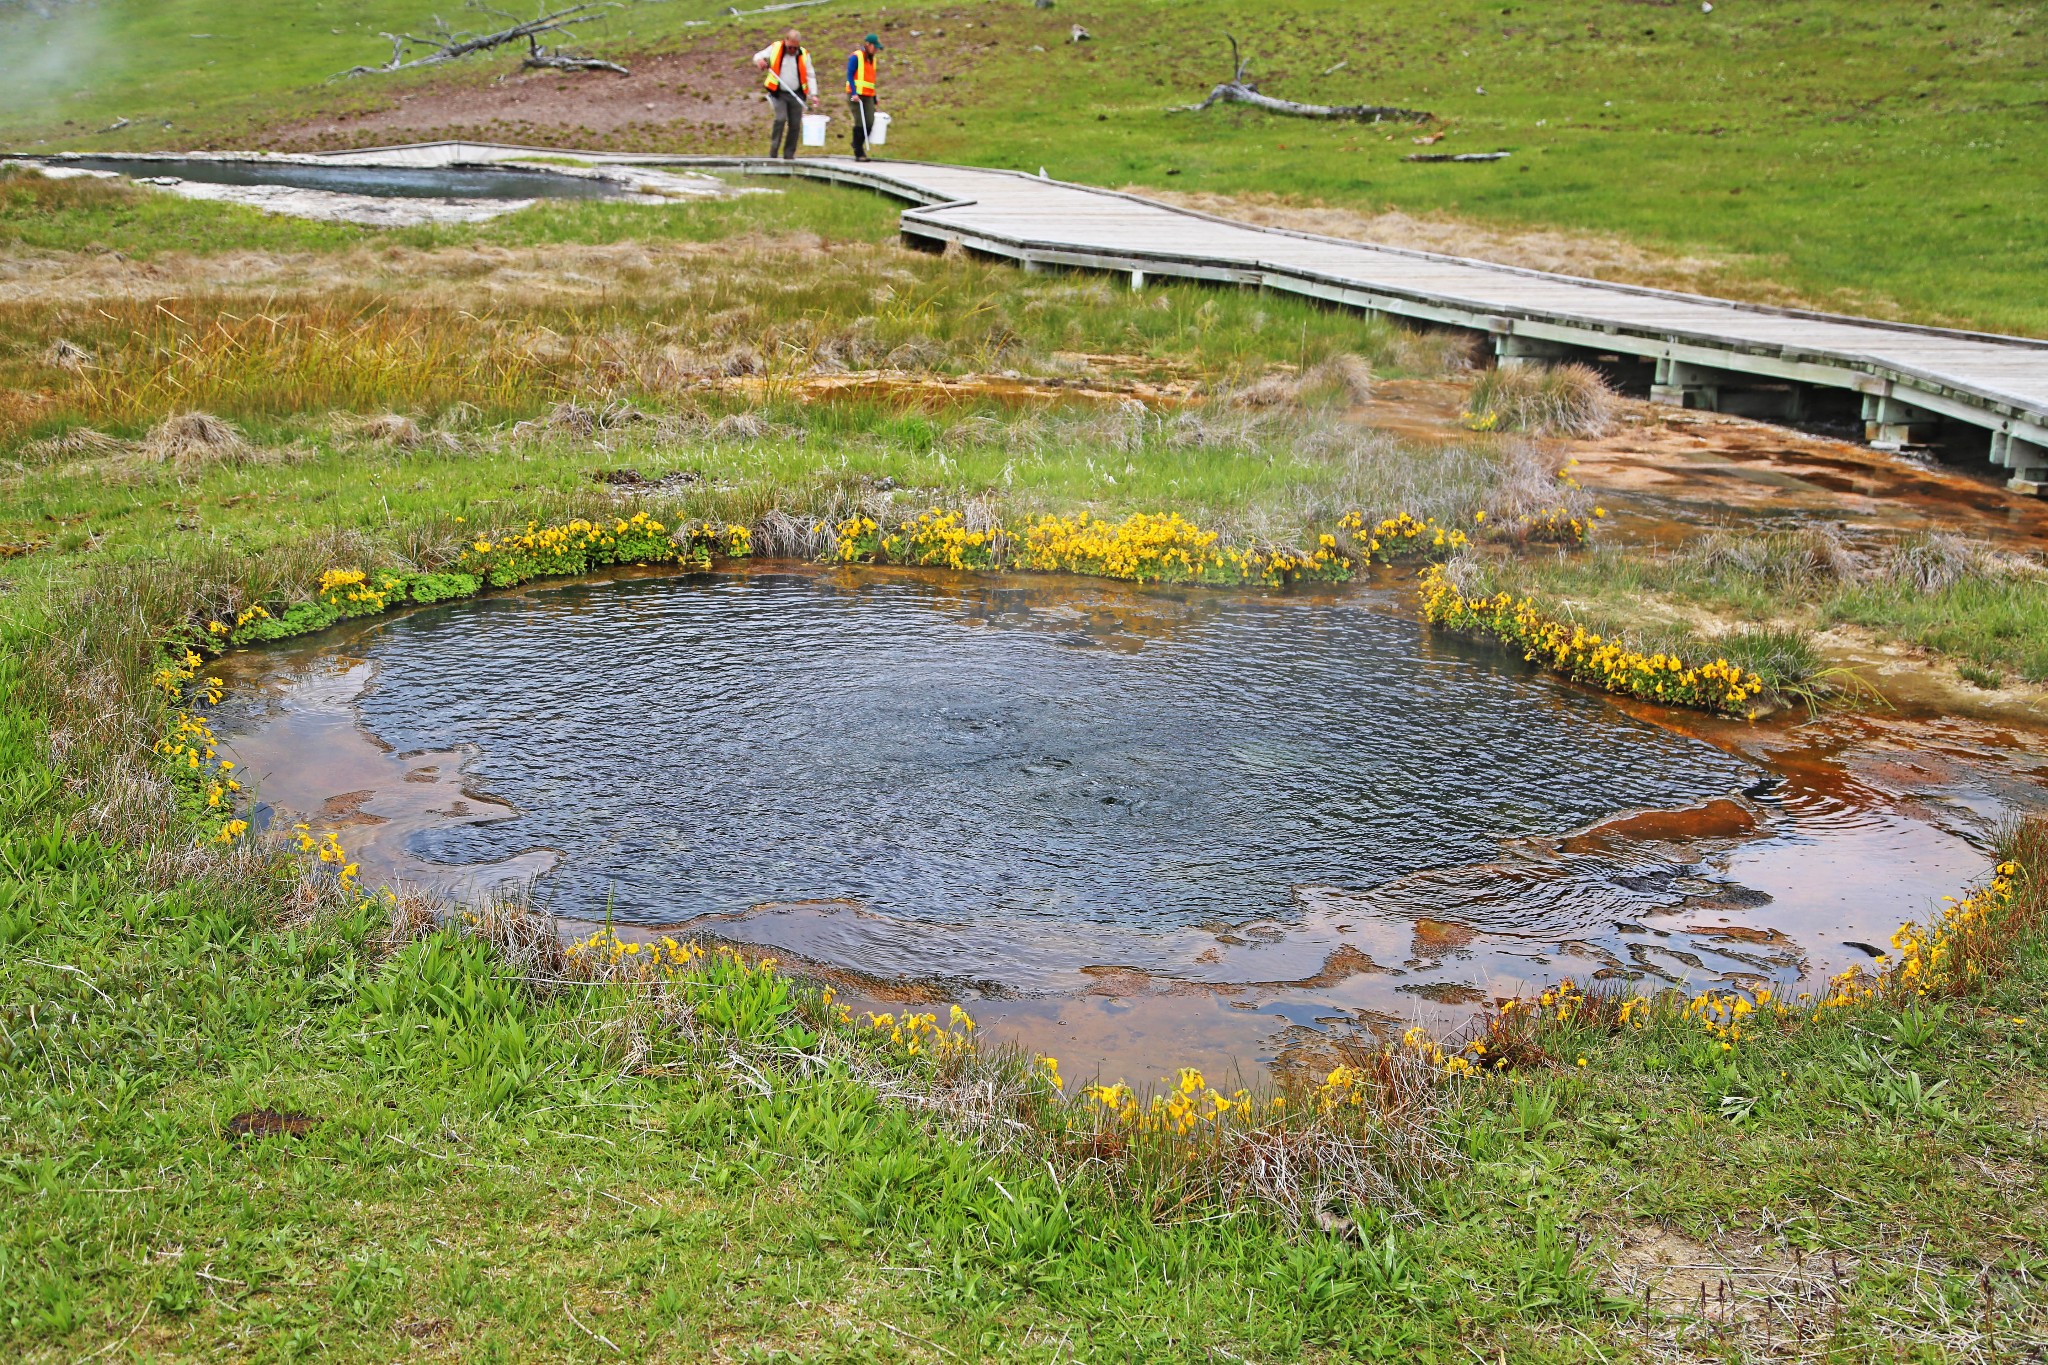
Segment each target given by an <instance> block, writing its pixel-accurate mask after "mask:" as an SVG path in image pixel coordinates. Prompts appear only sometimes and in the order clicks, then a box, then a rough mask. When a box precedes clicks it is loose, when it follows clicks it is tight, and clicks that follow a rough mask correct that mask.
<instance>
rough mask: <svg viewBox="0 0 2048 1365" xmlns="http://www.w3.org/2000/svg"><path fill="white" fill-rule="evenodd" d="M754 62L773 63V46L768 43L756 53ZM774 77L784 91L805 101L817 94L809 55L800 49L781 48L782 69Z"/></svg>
mask: <svg viewBox="0 0 2048 1365" xmlns="http://www.w3.org/2000/svg"><path fill="white" fill-rule="evenodd" d="M754 60H755V61H757V62H772V61H774V60H775V44H774V43H770V44H768V46H766V47H764V48H762V49H761V50H760V51H759V52H756V53H755V54H754ZM775 76H776V79H777V80H778V81H780V82H781V83H782V88H783V89H784V90H790V91H794V92H796V93H797V94H800V95H802V96H803V97H804V98H805V99H807V100H808V99H810V98H812V97H813V96H815V95H816V94H817V92H818V76H817V73H816V72H815V71H813V70H811V54H810V53H809V52H807V51H805V50H804V49H802V48H793V47H790V46H788V45H787V44H785V45H784V46H783V49H782V69H781V70H780V71H778V72H776V73H775Z"/></svg>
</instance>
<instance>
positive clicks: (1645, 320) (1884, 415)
mask: <svg viewBox="0 0 2048 1365" xmlns="http://www.w3.org/2000/svg"><path fill="white" fill-rule="evenodd" d="M538 151H539V149H536V148H520V147H505V146H497V145H490V144H482V143H431V144H423V145H420V146H416V147H403V148H387V149H378V150H374V151H370V152H356V153H337V154H330V155H331V156H332V157H333V159H337V160H360V161H366V162H367V161H385V162H398V161H404V162H406V163H409V164H415V165H418V164H450V163H456V162H465V161H467V162H487V161H498V160H510V159H515V158H517V157H520V156H527V155H533V154H535V153H536V152H538ZM560 154H561V153H559V152H556V153H555V155H560ZM577 155H579V156H587V157H588V159H589V160H591V161H596V162H625V161H630V162H632V163H634V164H637V165H664V166H675V167H679V168H681V167H688V168H693V169H702V170H709V171H719V170H724V171H741V172H748V173H754V174H763V175H798V176H804V177H807V178H814V179H822V180H831V181H838V182H841V183H845V184H852V185H861V186H865V187H867V188H869V189H874V190H879V191H881V192H882V193H885V194H889V195H893V196H895V197H896V198H899V199H903V200H906V201H908V202H909V204H910V207H909V208H907V209H905V211H904V213H903V219H902V223H903V232H904V234H905V236H906V238H908V239H909V240H910V241H911V242H912V243H913V244H926V245H933V246H943V245H945V244H947V243H954V244H958V245H959V246H962V247H966V248H969V249H971V250H974V251H978V252H983V253H986V254H989V255H994V256H999V257H1003V258H1007V259H1009V260H1013V261H1016V262H1017V263H1018V264H1020V265H1022V266H1024V267H1025V268H1026V269H1031V268H1036V267H1043V266H1048V265H1056V266H1077V267H1084V268H1088V269H1096V270H1112V271H1118V272H1123V273H1127V274H1128V276H1129V278H1130V280H1131V283H1132V285H1133V286H1134V287H1142V285H1143V284H1144V282H1145V280H1146V279H1147V278H1148V277H1153V276H1178V277H1182V278H1191V279H1200V280H1214V281H1222V282H1227V283H1232V284H1240V285H1248V286H1253V287H1257V288H1262V289H1274V290H1281V291H1284V292H1287V293H1294V294H1304V295H1308V296H1310V297H1313V298H1318V299H1325V300H1328V301H1331V302H1334V303H1338V304H1344V305H1349V306H1352V307H1356V308H1359V309H1362V310H1366V311H1370V312H1375V313H1388V314H1393V315H1396V316H1400V317H1404V318H1413V319H1416V320H1419V321H1424V322H1431V323H1440V324H1448V325H1451V326H1457V327H1465V328H1471V329H1473V330H1475V331H1478V332H1482V333H1486V334H1489V335H1491V336H1492V337H1493V339H1494V345H1495V348H1496V352H1497V354H1498V355H1499V356H1500V357H1501V359H1502V360H1503V362H1506V363H1519V362H1523V361H1530V360H1542V359H1548V358H1566V357H1570V356H1575V355H1586V356H1615V357H1628V358H1632V359H1635V360H1638V361H1644V362H1650V363H1653V364H1654V365H1655V367H1656V369H1655V384H1654V387H1653V389H1652V393H1653V395H1654V396H1656V397H1659V398H1662V399H1664V400H1666V401H1670V402H1676V403H1684V404H1687V405H1690V406H1700V407H1709V408H1715V409H1718V410H1723V411H1740V412H1745V413H1750V414H1752V415H1756V416H1773V415H1780V416H1795V417H1796V416H1798V415H1800V413H1801V409H1802V408H1803V406H1804V405H1805V404H1806V402H1807V400H1808V399H1809V398H1811V397H1812V396H1813V395H1815V394H1817V393H1823V392H1826V391H1834V392H1835V393H1837V394H1838V395H1842V396H1843V398H1842V401H1848V399H1849V398H1851V397H1853V399H1854V400H1855V401H1856V402H1857V403H1858V404H1859V405H1860V411H1861V416H1862V417H1863V419H1864V421H1865V423H1866V430H1867V433H1868V435H1869V437H1870V438H1871V439H1872V440H1873V441H1875V442H1877V443H1879V444H1905V443H1909V442H1914V441H1919V440H1923V439H1926V438H1927V437H1929V436H1931V435H1933V434H1934V433H1935V432H1936V431H1937V430H1939V429H1941V428H1942V427H1943V426H1944V425H1945V424H1946V425H1947V427H1948V431H1949V432H1950V433H1951V434H1952V433H1953V432H1954V431H1955V426H1956V424H1960V425H1961V426H1962V427H1964V428H1966V429H1967V428H1975V429H1977V430H1978V431H1980V432H1982V433H1984V434H1985V437H1986V438H1987V439H1986V453H1987V454H1988V455H1989V456H1990V458H1991V460H1992V462H1993V463H1994V464H1996V465H1999V466H2002V467H2004V468H2005V469H2007V470H2009V471H2011V475H2012V483H2013V485H2014V486H2015V487H2018V488H2023V489H2026V490H2028V491H2032V492H2041V491H2044V489H2048V341H2036V340H2031V339H2028V338H2024V337H2010V336H1999V335H1995V334H1992V333H1984V332H1963V331H1955V330H1950V329H1945V328H1938V327H1916V326H1912V325H1908V324H1904V323H1890V322H1878V321H1875V320H1872V319H1868V318H1855V317H1842V316H1836V315H1833V314H1826V313H1812V312H1803V311H1800V310H1797V309H1789V308H1771V307H1766V306H1763V305H1760V304H1748V303H1733V302H1729V301H1727V300H1723V299H1713V298H1706V297H1702V296H1700V295H1694V294H1679V293H1673V292H1671V291H1668V290H1661V289H1646V288H1641V287H1639V286H1634V285H1621V284H1606V283H1602V282H1599V281H1596V280H1584V279H1576V278H1573V277H1571V276H1567V275H1554V274H1548V273H1545V272H1543V271H1538V270H1524V269H1520V268H1518V267H1514V266H1504V265H1494V264H1490V263H1488V262H1484V261H1473V260H1466V259H1462V258H1459V257H1455V256H1442V255H1436V254H1433V253H1430V252H1423V251H1409V250H1403V249H1400V248H1396V247H1381V246H1372V245H1369V244H1366V243H1362V242H1352V241H1345V240H1341V239H1338V238H1333V237H1319V236H1316V235H1314V234H1312V233H1305V232H1292V231H1288V230H1285V229H1281V228H1265V227H1253V226H1250V225H1248V224H1244V223H1234V222H1230V221H1228V220H1227V219H1222V218H1216V217H1213V216H1210V215H1208V214H1202V213H1195V212H1191V211H1189V210H1186V209H1177V208H1172V207H1170V206H1168V205H1165V204H1160V203H1156V202H1154V201H1152V200H1148V199H1144V198H1142V197H1140V196H1137V195H1132V194H1125V193H1121V192H1119V191H1114V190H1102V189H1095V188H1092V187H1090V186H1086V185H1073V184H1067V183H1065V182H1062V181H1057V180H1047V179H1044V178H1041V177H1039V176H1033V175H1028V174H1025V173H1023V172H1020V171H1000V170H983V169H977V168H975V167H970V166H946V165H932V164H926V163H921V162H896V161H880V162H871V163H867V164H860V163H856V162H854V161H852V160H850V159H847V158H843V157H805V158H801V159H799V160H796V161H790V162H784V161H774V160H769V159H766V158H758V157H665V156H630V155H621V154H616V153H614V154H606V153H578V154H577ZM323 159H324V158H323ZM1851 411H1852V413H1853V411H1854V409H1851ZM1944 439H1947V438H1946V437H1944Z"/></svg>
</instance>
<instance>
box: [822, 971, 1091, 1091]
mask: <svg viewBox="0 0 2048 1365" xmlns="http://www.w3.org/2000/svg"><path fill="white" fill-rule="evenodd" d="M828 995H829V992H828ZM842 1010H843V1007H842ZM867 1031H868V1033H869V1034H870V1035H872V1036H874V1037H877V1038H882V1037H886V1038H887V1039H888V1041H889V1043H890V1045H891V1046H892V1047H894V1048H896V1049H897V1050H898V1051H900V1052H901V1053H902V1054H903V1055H904V1056H905V1057H926V1058H931V1059H934V1060H938V1061H948V1060H955V1059H964V1058H966V1057H968V1056H969V1055H971V1054H972V1053H973V1051H974V1020H973V1019H971V1018H969V1017H968V1015H967V1011H966V1010H963V1009H961V1008H960V1007H959V1006H958V1005H954V1006H952V1011H951V1017H950V1019H949V1021H948V1023H947V1024H946V1025H945V1026H943V1027H942V1026H941V1025H940V1023H939V1016H938V1015H936V1014H931V1013H925V1014H917V1013H914V1012H912V1011H910V1010H905V1011H903V1013H902V1014H870V1015H868V1016H867ZM1042 1060H1044V1059H1042ZM1054 1068H1055V1070H1054V1076H1055V1078H1057V1075H1058V1071H1057V1068H1058V1063H1056V1062H1055V1063H1054ZM1054 1084H1055V1085H1057V1084H1058V1081H1057V1079H1055V1081H1054Z"/></svg>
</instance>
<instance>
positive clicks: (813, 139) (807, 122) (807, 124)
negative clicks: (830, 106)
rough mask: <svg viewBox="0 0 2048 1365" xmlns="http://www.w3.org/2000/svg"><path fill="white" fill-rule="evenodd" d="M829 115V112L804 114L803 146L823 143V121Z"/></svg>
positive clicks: (816, 145)
mask: <svg viewBox="0 0 2048 1365" xmlns="http://www.w3.org/2000/svg"><path fill="white" fill-rule="evenodd" d="M830 117H831V116H830V115H829V114H805V115H804V146H806V147H822V146H824V145H825V123H826V121H827V120H828V119H829V118H830Z"/></svg>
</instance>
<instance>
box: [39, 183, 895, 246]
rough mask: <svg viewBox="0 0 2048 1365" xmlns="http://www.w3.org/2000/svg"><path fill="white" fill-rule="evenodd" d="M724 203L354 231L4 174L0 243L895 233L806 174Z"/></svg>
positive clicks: (330, 242)
mask: <svg viewBox="0 0 2048 1365" xmlns="http://www.w3.org/2000/svg"><path fill="white" fill-rule="evenodd" d="M734 183H735V184H736V185H738V186H739V187H740V188H742V189H744V190H758V189H768V190H772V191H774V192H773V193H765V194H761V193H743V194H739V195H735V196H734V197H732V198H730V199H718V200H708V201H703V202H694V203H683V204H673V203H671V204H664V205H659V206H657V205H651V204H636V203H632V202H630V201H619V200H609V199H555V200H542V201H540V202H539V203H537V204H535V205H533V206H532V207H530V208H526V209H522V210H520V211H519V212H517V213H512V214H507V215H505V216H504V217H501V218H495V219H491V220H488V221H486V222H483V223H473V224H457V225H450V224H433V225H423V226H418V227H403V228H370V227H359V226H357V225H355V224H352V223H329V222H318V221H315V220H312V219H307V218H291V217H286V216H284V215H282V214H274V213H264V212H262V211H260V210H257V209H252V208H245V207H242V206H240V205H236V204H218V203H207V202H203V201H194V200H186V199H179V198H177V197H175V196H173V195H166V194H155V193H151V192H148V191H144V190H137V189H135V188H133V187H132V186H129V185H127V184H125V183H123V182H118V181H105V180H92V179H78V180H56V181H52V180H47V179H45V178H44V177H42V176H40V175H36V174H34V173H29V172H19V171H6V172H0V249H6V250H15V251H19V250H22V249H24V248H25V249H28V250H34V251H89V252H107V251H118V252H120V253H122V254H123V255H125V256H132V257H135V258H137V259H141V260H148V259H150V258H152V257H156V256H161V255H166V254H171V253H187V254H193V255H201V256H205V255H213V254H217V253H220V252H227V251H309V252H337V251H341V250H343V249H346V248H349V247H392V246H398V247H410V248H414V249H418V250H431V249H433V248H435V247H450V246H463V245H476V244H488V245H500V246H549V245H554V244H558V243H565V242H576V243H583V244H589V245H607V244H615V243H619V242H629V241H633V242H637V241H647V242H713V241H721V240H725V239H728V238H732V237H737V236H742V235H745V234H749V233H758V234H761V235H763V236H776V235H783V234H786V233H788V232H789V231H791V230H792V227H794V228H796V229H797V230H801V231H805V232H811V233H816V234H817V235H818V236H819V237H821V238H823V239H824V240H825V241H826V242H828V243H829V242H835V241H859V242H871V243H872V242H884V241H887V240H889V239H890V238H892V237H894V236H895V235H896V221H897V213H898V206H897V205H896V204H895V202H894V201H892V200H888V199H884V198H882V197H881V196H880V195H875V194H866V193H861V192H858V191H854V192H849V191H847V190H843V189H837V188H833V187H828V186H824V185H818V184H813V183H809V182H805V181H789V180H785V179H783V178H781V177H776V178H775V179H773V180H772V181H765V182H764V181H762V180H759V179H755V178H752V177H742V178H739V179H737V180H736V181H735V182H734Z"/></svg>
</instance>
